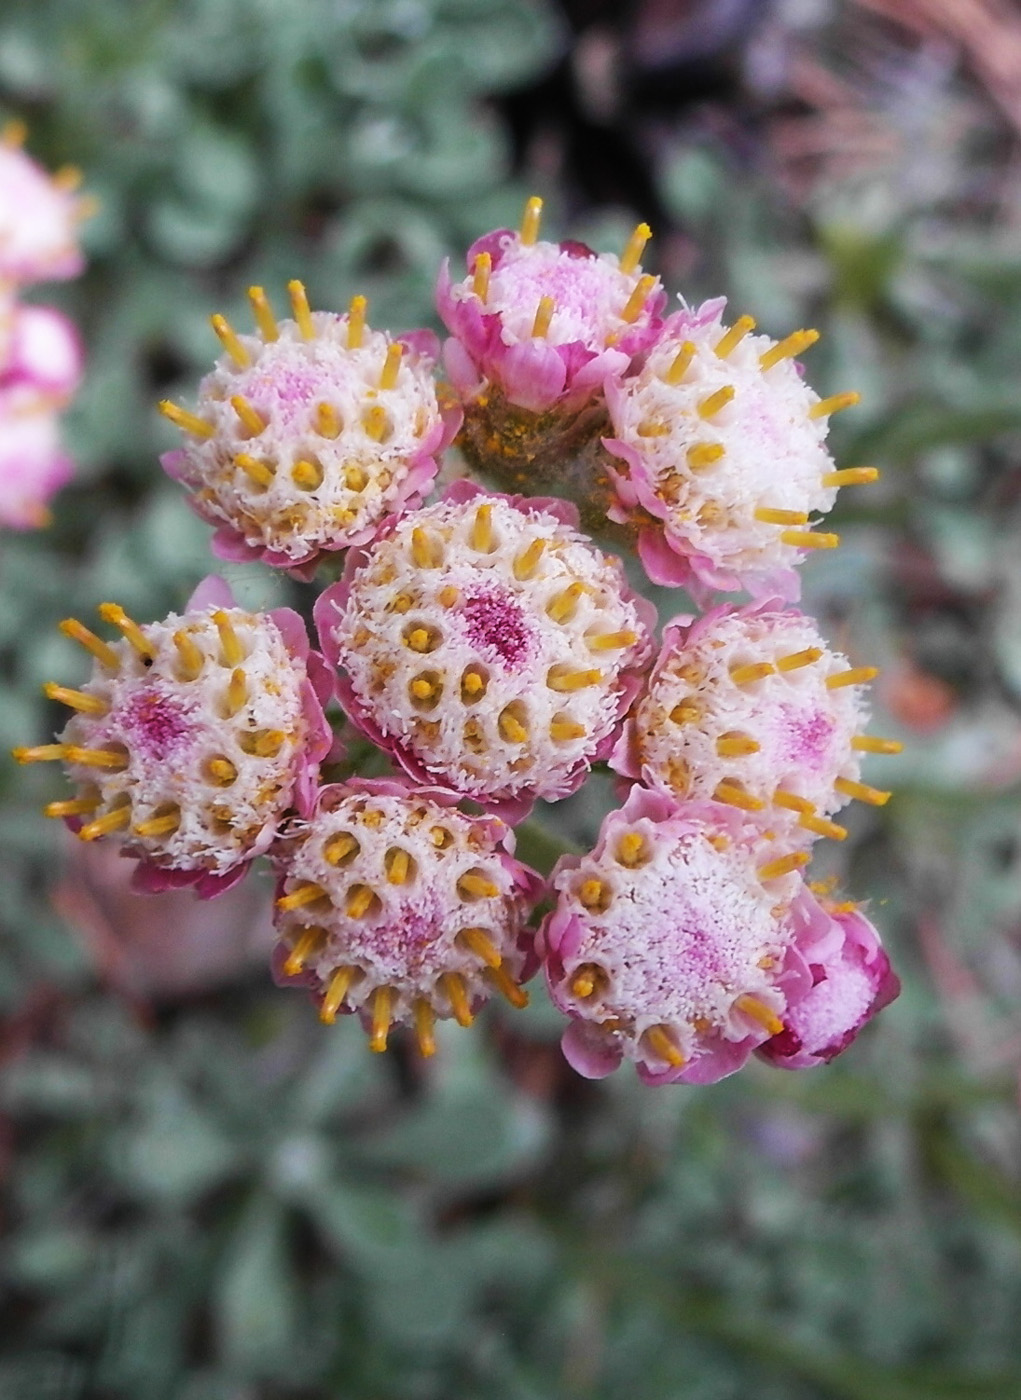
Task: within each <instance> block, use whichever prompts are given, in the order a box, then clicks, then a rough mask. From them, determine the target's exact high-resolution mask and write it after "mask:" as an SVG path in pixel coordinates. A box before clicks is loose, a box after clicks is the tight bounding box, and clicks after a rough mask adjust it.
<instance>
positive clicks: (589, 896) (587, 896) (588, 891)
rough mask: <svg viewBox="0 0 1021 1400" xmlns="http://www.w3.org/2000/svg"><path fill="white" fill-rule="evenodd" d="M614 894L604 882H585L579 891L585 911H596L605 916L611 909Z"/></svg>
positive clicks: (591, 880) (579, 897)
mask: <svg viewBox="0 0 1021 1400" xmlns="http://www.w3.org/2000/svg"><path fill="white" fill-rule="evenodd" d="M612 893H613V891H612V890H611V889H610V887H609V885H608V884H606V882H605V881H604V880H594V879H590V880H583V881H582V882H581V888H580V889H579V890H578V899H579V901H580V903H581V905H582V907H583V908H584V909H595V910H597V911H598V912H599V913H600V914H604V913H605V912H606V910H607V909H609V907H610V897H611V895H612Z"/></svg>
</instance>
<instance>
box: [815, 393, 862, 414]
mask: <svg viewBox="0 0 1021 1400" xmlns="http://www.w3.org/2000/svg"><path fill="white" fill-rule="evenodd" d="M859 403H861V394H859V393H857V392H856V391H855V390H854V389H850V390H848V392H847V393H846V394H831V395H830V397H829V398H828V399H820V400H819V402H818V403H814V404H813V405H812V407H811V408H810V409H809V410H808V416H809V418H828V417H829V415H830V414H831V413H839V412H840V410H841V409H842V408H854V406H855V404H859Z"/></svg>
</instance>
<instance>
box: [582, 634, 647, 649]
mask: <svg viewBox="0 0 1021 1400" xmlns="http://www.w3.org/2000/svg"><path fill="white" fill-rule="evenodd" d="M637 641H638V633H637V632H628V631H622V632H602V633H600V634H598V635H597V636H595V637H586V638H585V643H586V645H587V646H588V649H589V651H620V649H621V648H622V647H633V646H634V644H635V642H637Z"/></svg>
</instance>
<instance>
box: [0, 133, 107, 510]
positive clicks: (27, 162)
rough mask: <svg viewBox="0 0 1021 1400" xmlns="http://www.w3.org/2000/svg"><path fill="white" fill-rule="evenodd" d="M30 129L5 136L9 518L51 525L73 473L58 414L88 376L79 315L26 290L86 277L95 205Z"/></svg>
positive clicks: (1, 298) (2, 227)
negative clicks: (33, 143)
mask: <svg viewBox="0 0 1021 1400" xmlns="http://www.w3.org/2000/svg"><path fill="white" fill-rule="evenodd" d="M24 137H25V131H24V128H23V127H22V126H21V125H20V124H19V123H16V122H11V123H9V124H8V126H7V127H6V128H5V129H4V132H3V134H2V137H0V196H2V197H0V524H2V525H6V526H9V527H11V528H13V529H16V530H28V529H32V528H35V527H37V526H40V525H45V524H46V522H47V520H48V519H49V512H48V511H47V508H46V502H47V501H48V500H49V499H50V498H51V497H52V496H53V495H54V494H55V493H56V492H57V491H58V490H59V489H60V487H61V486H63V485H64V483H65V482H66V481H67V479H68V478H69V477H70V475H71V471H72V467H71V461H70V458H69V457H67V455H66V454H65V453H64V451H63V449H62V447H61V444H60V431H59V426H58V415H59V413H60V411H61V410H62V409H63V408H64V407H65V405H66V404H67V402H68V400H69V399H70V398H71V395H72V394H73V393H74V391H75V389H76V388H77V386H78V382H79V379H80V378H81V349H80V346H79V344H78V337H77V334H76V332H75V330H74V327H73V326H72V325H71V323H70V321H68V320H67V318H66V317H65V316H63V315H61V313H60V312H59V311H55V310H53V309H52V308H51V307H43V306H30V305H23V304H21V303H20V302H19V300H18V294H19V292H20V290H21V288H22V287H24V286H25V285H27V284H28V283H32V282H40V281H50V280H53V279H56V278H67V277H76V276H77V275H78V273H79V272H80V271H81V270H82V258H81V254H80V252H79V251H78V244H77V226H78V223H79V222H80V220H81V218H82V217H83V215H84V214H85V213H86V212H87V209H88V203H87V201H86V200H84V199H82V198H81V197H79V196H78V195H77V194H76V193H75V190H76V188H77V185H78V182H79V180H80V175H79V173H78V171H76V170H74V169H71V168H70V167H68V168H66V169H64V170H59V171H58V172H57V174H56V175H55V176H53V177H52V178H51V177H50V176H49V175H48V174H47V173H46V171H44V170H43V169H41V167H40V166H38V165H37V164H36V163H35V162H34V161H33V160H31V159H30V158H29V157H28V156H27V155H26V154H25V152H24V151H23V150H22V149H21V143H22V142H23V140H24Z"/></svg>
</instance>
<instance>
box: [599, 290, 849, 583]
mask: <svg viewBox="0 0 1021 1400" xmlns="http://www.w3.org/2000/svg"><path fill="white" fill-rule="evenodd" d="M723 309H724V302H723V301H713V302H708V303H706V305H704V306H702V307H700V308H699V309H698V310H697V311H693V312H692V311H682V312H679V313H677V314H676V315H675V316H673V317H671V318H670V320H669V321H668V322H667V323H666V326H665V327H664V330H663V333H662V335H661V337H660V339H659V341H658V342H657V344H656V345H655V346H654V347H653V349H652V350H651V351H650V353H649V355H648V357H647V359H646V361H645V364H644V366H643V368H642V369H641V372H640V373H638V374H637V375H634V376H632V377H630V378H627V379H624V380H621V381H615V382H610V383H608V384H607V404H608V407H609V410H610V417H611V419H612V422H613V435H612V437H610V438H607V439H606V440H605V445H606V447H607V448H608V449H609V450H610V451H611V452H612V453H613V454H614V455H615V456H616V457H617V458H619V459H620V466H619V470H618V472H617V479H616V485H617V490H618V495H619V498H620V501H619V504H618V506H617V507H616V508H615V510H613V511H611V514H612V516H613V518H614V519H617V520H620V521H626V520H629V519H636V520H637V521H638V522H639V523H640V525H641V531H640V535H639V552H640V554H641V556H642V560H643V562H644V564H645V567H646V569H647V571H648V573H649V576H650V578H652V579H653V581H654V582H656V583H663V584H668V585H683V586H686V587H688V588H690V589H691V590H692V592H693V593H695V595H696V596H697V597H700V598H701V597H703V596H705V595H706V594H708V593H710V592H712V591H713V590H722V591H724V592H731V591H735V590H738V589H747V590H748V592H750V593H751V594H753V596H762V595H763V594H769V593H778V594H780V595H781V596H782V597H783V598H785V599H796V598H797V597H798V594H799V591H800V582H799V579H798V576H797V573H796V568H795V566H796V565H797V564H799V563H800V562H801V560H802V559H803V558H804V556H805V552H806V551H807V550H810V549H815V548H831V547H833V546H834V545H836V544H837V543H838V540H837V536H836V535H832V534H826V533H820V532H816V531H814V530H812V529H811V528H809V522H810V517H811V516H812V515H813V514H816V513H825V512H826V511H828V510H830V509H831V507H832V505H833V502H834V500H835V499H836V492H837V488H838V486H840V485H843V484H853V483H855V482H864V481H870V480H872V479H874V477H875V476H876V475H877V473H876V472H875V471H874V470H873V469H871V468H851V469H850V470H849V471H845V472H837V471H835V470H834V465H833V460H832V458H831V457H830V454H829V452H828V451H827V449H826V446H825V439H826V433H827V427H828V422H829V416H830V414H831V413H833V412H836V410H837V409H838V408H841V407H846V406H848V405H849V404H851V403H855V402H857V399H858V396H857V394H846V395H837V396H835V397H834V398H832V399H820V398H819V396H818V395H817V394H816V393H815V392H814V391H813V390H812V389H810V388H809V387H808V385H807V384H806V383H805V382H804V381H803V380H802V378H801V375H800V372H799V367H798V365H797V364H796V363H795V362H794V360H793V359H792V356H794V355H796V354H800V353H801V351H802V350H803V349H805V348H807V346H808V345H811V344H812V342H813V341H814V340H815V339H816V333H815V332H814V331H799V332H795V333H794V334H793V335H791V336H789V337H788V338H787V339H786V340H784V341H781V342H779V343H776V342H774V341H772V340H771V339H770V338H769V337H768V336H762V335H751V334H750V333H749V332H750V329H751V327H752V326H754V322H753V321H752V319H751V317H743V318H741V320H739V321H738V322H736V323H735V325H734V326H733V327H731V328H729V329H728V328H727V327H726V326H725V325H724V323H723V320H722V316H723ZM649 517H652V520H651V521H650V520H649Z"/></svg>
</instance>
